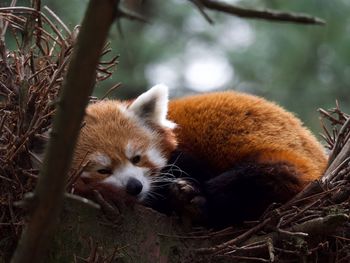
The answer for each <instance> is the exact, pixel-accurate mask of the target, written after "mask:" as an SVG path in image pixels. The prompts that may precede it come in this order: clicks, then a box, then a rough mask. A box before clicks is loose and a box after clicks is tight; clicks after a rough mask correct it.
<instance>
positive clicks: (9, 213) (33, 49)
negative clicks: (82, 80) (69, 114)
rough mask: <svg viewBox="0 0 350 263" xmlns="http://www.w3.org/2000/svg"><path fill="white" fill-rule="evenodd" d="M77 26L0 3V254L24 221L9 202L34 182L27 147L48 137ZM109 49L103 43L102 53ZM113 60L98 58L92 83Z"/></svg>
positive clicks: (48, 13) (9, 247) (47, 13)
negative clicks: (0, 6)
mask: <svg viewBox="0 0 350 263" xmlns="http://www.w3.org/2000/svg"><path fill="white" fill-rule="evenodd" d="M78 31H79V27H76V28H75V29H74V30H73V31H71V30H69V29H68V27H67V26H66V25H65V24H64V23H63V22H62V21H61V20H60V19H59V17H58V16H57V15H56V14H55V13H54V12H53V11H51V10H50V9H49V8H47V7H44V10H43V11H40V10H36V9H34V8H29V7H17V6H13V7H5V8H0V181H1V183H0V219H1V220H0V229H1V230H0V232H1V233H3V234H4V235H1V239H0V258H2V255H5V254H7V253H9V252H10V253H11V252H12V251H13V249H14V248H15V245H16V242H17V240H18V238H19V235H20V233H21V230H22V227H23V225H24V223H25V218H24V216H25V215H24V212H23V210H22V209H19V208H18V207H16V206H15V205H14V204H15V203H16V202H17V201H20V200H22V199H23V197H24V195H25V193H28V192H31V191H33V189H34V187H35V184H36V181H37V178H38V174H39V171H38V169H37V168H35V167H33V165H32V164H33V163H34V162H33V160H35V159H36V158H37V157H36V155H35V154H34V153H33V152H32V151H33V150H32V149H33V148H35V147H36V146H37V145H40V144H41V141H42V140H47V138H46V137H45V132H46V131H48V129H50V128H51V122H52V116H53V114H54V112H55V104H56V100H57V98H58V94H59V91H60V87H61V86H62V81H63V79H64V75H65V72H66V69H67V65H68V62H69V60H70V55H71V53H72V48H73V46H74V43H75V40H76V36H77V33H78ZM5 38H6V42H5ZM9 46H11V47H12V48H10V47H9ZM110 51H111V49H110V48H109V45H108V44H106V46H105V48H104V51H103V53H102V54H101V57H104V56H105V55H107V56H108V55H109V53H110ZM116 64H117V58H116V57H113V58H112V59H110V60H109V61H102V59H101V62H100V63H99V65H98V66H97V75H96V82H99V81H103V80H105V79H107V78H109V77H110V76H111V75H112V70H113V68H114V67H115V66H116ZM95 99H96V98H93V97H91V100H95ZM36 161H40V160H36ZM71 177H73V175H72V176H71ZM70 181H72V180H70ZM67 185H69V183H67Z"/></svg>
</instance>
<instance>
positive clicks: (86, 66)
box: [12, 0, 119, 263]
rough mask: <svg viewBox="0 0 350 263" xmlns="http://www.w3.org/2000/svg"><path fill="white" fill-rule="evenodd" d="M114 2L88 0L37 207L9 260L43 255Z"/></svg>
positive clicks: (37, 191)
mask: <svg viewBox="0 0 350 263" xmlns="http://www.w3.org/2000/svg"><path fill="white" fill-rule="evenodd" d="M118 4H119V1H117V0H115V1H112V0H91V1H90V2H89V5H88V8H87V11H86V15H85V18H84V21H83V23H82V27H81V31H80V34H79V36H78V40H77V44H76V49H75V50H74V52H73V54H72V58H71V62H70V65H69V68H68V72H67V75H66V79H65V82H64V85H63V89H62V93H61V96H60V99H59V103H58V106H57V113H56V115H55V118H54V121H53V130H52V134H51V137H50V140H49V143H48V149H47V152H46V155H45V159H44V163H43V167H42V170H41V174H40V177H39V180H38V184H37V187H36V189H35V193H34V200H35V201H34V202H36V203H34V205H35V209H34V211H33V213H32V215H31V219H30V222H29V223H28V225H27V226H26V227H25V229H24V231H23V234H22V237H21V240H20V242H19V245H18V247H17V250H16V251H15V254H14V257H13V259H12V262H16V263H17V262H39V261H42V260H43V259H44V258H45V257H44V256H45V251H46V248H47V246H48V244H49V243H50V242H49V241H50V240H51V239H52V233H53V231H54V229H55V225H56V222H57V218H58V215H59V213H60V211H61V206H62V201H63V192H64V188H65V181H66V174H67V172H68V169H69V167H70V164H71V160H72V156H73V150H74V146H75V142H76V140H77V137H78V134H79V130H80V126H81V121H82V119H83V116H84V109H85V106H86V105H87V103H88V99H89V95H90V94H91V92H92V88H93V86H94V82H95V75H96V72H95V70H96V65H97V63H98V61H99V58H100V54H101V51H102V48H103V46H104V43H105V40H106V38H107V34H108V31H109V28H110V26H111V24H112V22H113V20H114V18H115V16H116V7H117V6H118ZM96 21H98V23H97V22H96Z"/></svg>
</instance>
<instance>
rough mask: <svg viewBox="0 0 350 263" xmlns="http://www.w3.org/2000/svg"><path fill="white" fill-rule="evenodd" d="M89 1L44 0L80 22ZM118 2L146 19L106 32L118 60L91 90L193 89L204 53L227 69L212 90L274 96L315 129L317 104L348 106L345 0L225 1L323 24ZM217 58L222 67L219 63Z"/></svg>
mask: <svg viewBox="0 0 350 263" xmlns="http://www.w3.org/2000/svg"><path fill="white" fill-rule="evenodd" d="M9 2H10V1H8V0H6V1H2V4H1V5H8V3H9ZM28 2H29V1H21V2H20V3H21V4H26V5H28ZM87 2H88V1H87V0H79V1H78V0H76V1H69V0H61V1H54V0H42V4H43V5H47V6H48V7H49V8H50V9H52V10H53V11H54V12H56V13H57V14H58V15H59V17H60V18H61V19H62V20H63V21H64V22H65V23H66V24H67V25H69V26H70V27H71V28H73V27H74V26H75V25H76V24H79V23H80V21H81V19H82V16H83V12H84V10H85V6H86V4H87ZM123 2H124V4H125V5H127V6H128V7H129V8H130V9H133V10H135V11H136V12H138V13H140V14H142V15H143V16H145V17H147V19H148V20H149V21H150V23H148V24H143V23H140V22H137V21H127V20H122V21H121V22H120V24H119V25H118V26H117V25H116V27H115V29H114V30H113V31H112V32H111V33H110V39H111V42H112V48H113V49H114V52H115V54H120V59H119V61H120V63H119V66H118V69H117V71H116V73H115V74H114V76H113V78H111V79H109V80H107V81H105V82H104V83H102V84H101V85H100V87H98V88H97V89H96V95H97V96H102V95H103V94H104V93H105V92H106V90H107V89H108V88H109V87H111V86H112V85H113V84H115V83H116V82H122V83H123V87H122V88H120V89H119V90H117V91H116V92H114V93H113V96H118V97H120V98H125V97H133V96H135V95H136V94H138V93H140V92H141V91H142V90H145V89H147V88H148V87H149V86H150V85H153V84H155V83H156V82H159V81H162V82H165V84H167V85H169V86H170V87H173V88H174V89H173V90H172V95H173V96H180V95H183V94H184V93H193V92H194V91H193V90H191V88H193V87H191V81H189V80H188V74H189V73H188V72H189V70H190V66H189V65H191V64H193V61H195V60H198V59H199V60H198V61H199V62H203V61H205V60H206V59H207V58H208V59H211V60H212V59H214V60H215V59H216V60H217V61H216V62H217V64H215V65H218V68H217V71H222V72H221V73H222V75H223V76H224V77H225V75H227V76H229V77H228V78H226V82H225V83H220V84H218V85H215V84H213V88H214V89H225V90H227V89H235V90H241V91H246V92H250V93H255V94H259V95H262V96H264V97H266V98H268V99H270V100H274V101H276V102H277V103H278V104H281V105H283V106H284V107H285V108H287V109H288V110H290V111H292V112H295V113H296V114H297V115H298V116H299V117H300V118H301V119H302V120H303V121H304V122H305V123H306V125H307V126H310V127H311V128H312V129H313V130H314V131H315V132H318V131H319V130H320V128H319V123H318V114H317V112H316V109H317V108H319V107H322V108H330V107H333V106H334V105H335V100H336V99H337V100H339V102H340V105H341V107H342V109H343V110H345V111H348V112H349V111H350V92H349V91H350V89H349V83H350V49H349V48H348V43H349V42H350V26H349V25H350V17H349V16H348V14H349V12H350V2H349V1H348V0H336V1H329V0H306V1H302V0H288V1H282V0H264V1H261V0H259V1H256V0H242V1H239V0H234V1H228V0H227V2H232V3H235V4H237V5H242V6H246V7H251V8H271V9H277V10H283V11H294V12H303V13H309V14H311V15H314V16H318V17H321V18H323V19H325V20H326V21H327V25H326V26H305V25H298V24H287V23H275V22H266V21H262V20H247V19H240V18H237V17H233V16H228V15H224V14H219V13H216V12H209V11H208V14H209V15H210V17H211V18H213V19H214V21H215V24H214V25H210V24H208V23H207V22H206V20H205V19H204V18H203V17H202V16H201V14H200V13H199V12H198V10H197V9H196V8H195V7H194V6H193V5H192V4H191V3H190V2H189V1H186V0H171V1H162V0H144V1H140V0H125V1H123ZM96 22H97V23H98V21H96ZM118 27H119V28H121V30H120V31H118ZM218 61H219V62H220V63H221V64H222V63H224V64H225V63H226V64H227V65H228V68H227V65H226V66H225V65H224V66H222V65H221V67H219V66H220V65H219V64H220V63H219V62H218ZM218 63H219V64H218ZM197 64H198V63H197ZM214 71H215V69H214V70H213V71H212V72H210V71H209V72H206V73H203V74H202V75H197V76H192V81H193V78H198V80H202V81H205V79H206V78H205V77H206V75H207V74H209V75H210V74H214V73H215V72H214ZM197 73H198V72H197ZM199 73H200V72H199ZM216 74H219V75H218V76H220V72H216ZM224 77H222V78H224Z"/></svg>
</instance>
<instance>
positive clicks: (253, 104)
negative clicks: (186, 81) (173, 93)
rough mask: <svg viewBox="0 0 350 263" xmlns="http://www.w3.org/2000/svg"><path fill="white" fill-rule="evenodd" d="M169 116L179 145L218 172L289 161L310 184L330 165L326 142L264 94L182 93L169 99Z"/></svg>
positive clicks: (301, 180) (301, 178)
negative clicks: (238, 166) (242, 165)
mask: <svg viewBox="0 0 350 263" xmlns="http://www.w3.org/2000/svg"><path fill="white" fill-rule="evenodd" d="M169 119H170V120H172V121H174V122H175V123H177V124H178V127H177V128H176V129H175V134H176V137H177V140H178V143H179V148H180V149H182V150H183V151H185V152H188V153H190V154H192V155H194V156H196V157H197V158H199V159H200V160H202V161H203V162H204V163H208V164H209V165H210V166H211V167H212V168H213V169H216V170H217V172H219V173H220V172H224V171H226V170H229V169H231V168H233V167H234V166H235V164H237V163H240V162H243V161H253V162H261V163H280V162H285V163H288V164H290V165H292V167H294V168H295V170H296V172H297V173H298V174H300V177H299V180H300V183H301V185H302V186H305V184H307V183H308V182H310V181H312V180H314V179H317V178H319V177H320V176H321V174H322V172H323V171H324V169H325V166H326V155H325V152H324V149H323V147H322V146H321V145H320V144H319V143H318V142H317V140H316V139H315V137H314V136H313V135H312V134H311V132H310V131H309V130H308V129H307V128H305V127H303V125H302V123H301V121H300V120H298V119H297V118H296V117H295V116H293V115H292V114H291V113H289V112H287V111H285V110H284V109H282V108H281V107H279V106H277V105H276V104H274V103H271V102H268V101H266V100H264V99H262V98H259V97H255V96H252V95H248V94H243V93H238V92H232V91H230V92H218V93H210V94H204V95H197V96H191V97H185V98H180V99H177V100H173V101H171V102H170V104H169ZM299 190H300V189H299Z"/></svg>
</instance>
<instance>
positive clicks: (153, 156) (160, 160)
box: [147, 147, 166, 169]
mask: <svg viewBox="0 0 350 263" xmlns="http://www.w3.org/2000/svg"><path fill="white" fill-rule="evenodd" d="M147 157H148V159H149V160H150V161H151V162H152V163H153V164H155V166H156V167H157V168H159V169H161V168H163V167H164V166H165V164H166V159H165V158H164V157H163V156H162V154H161V152H160V151H159V150H158V149H157V148H156V147H151V148H150V149H148V151H147Z"/></svg>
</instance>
